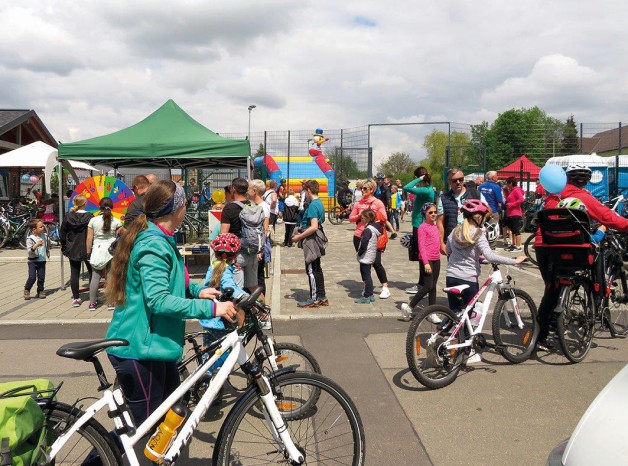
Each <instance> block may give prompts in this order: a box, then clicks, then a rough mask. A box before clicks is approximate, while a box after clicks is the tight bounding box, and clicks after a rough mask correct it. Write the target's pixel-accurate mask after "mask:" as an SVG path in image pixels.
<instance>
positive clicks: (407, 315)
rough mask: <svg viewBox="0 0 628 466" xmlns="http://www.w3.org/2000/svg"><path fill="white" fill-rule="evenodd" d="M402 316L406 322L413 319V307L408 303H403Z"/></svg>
mask: <svg viewBox="0 0 628 466" xmlns="http://www.w3.org/2000/svg"><path fill="white" fill-rule="evenodd" d="M401 318H402V319H403V320H405V321H406V322H409V321H411V320H412V308H411V307H410V305H409V304H407V303H402V304H401Z"/></svg>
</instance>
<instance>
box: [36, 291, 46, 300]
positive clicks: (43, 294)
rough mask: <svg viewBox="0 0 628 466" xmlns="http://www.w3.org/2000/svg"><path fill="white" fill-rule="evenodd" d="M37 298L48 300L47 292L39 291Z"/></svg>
mask: <svg viewBox="0 0 628 466" xmlns="http://www.w3.org/2000/svg"><path fill="white" fill-rule="evenodd" d="M36 297H37V298H39V299H46V292H45V291H38V292H37V295H36Z"/></svg>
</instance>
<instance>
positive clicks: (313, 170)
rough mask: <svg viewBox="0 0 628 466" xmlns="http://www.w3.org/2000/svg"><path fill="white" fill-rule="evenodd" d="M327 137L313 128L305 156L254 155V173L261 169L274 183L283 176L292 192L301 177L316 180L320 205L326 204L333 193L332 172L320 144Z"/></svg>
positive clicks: (332, 196) (333, 181) (321, 131)
mask: <svg viewBox="0 0 628 466" xmlns="http://www.w3.org/2000/svg"><path fill="white" fill-rule="evenodd" d="M328 140H329V139H328V138H327V139H326V138H324V137H323V130H322V129H317V130H316V131H315V134H314V135H313V136H312V139H310V142H311V144H310V148H309V156H295V157H293V156H290V157H286V156H271V155H268V154H266V155H265V156H263V157H257V158H256V159H255V171H256V173H259V171H262V172H263V171H265V172H266V178H267V179H269V180H275V181H276V182H277V185H279V183H280V181H281V180H282V179H284V178H287V179H288V188H292V189H294V192H295V193H298V192H299V191H301V181H303V180H316V181H318V184H319V186H320V192H319V197H320V199H321V201H323V205H325V206H327V205H328V202H327V199H328V198H331V199H333V198H334V197H335V195H336V191H335V186H336V176H335V173H334V170H333V168H332V167H331V165H329V162H328V161H327V159H326V157H325V154H324V153H323V150H322V148H321V146H322V144H323V143H325V142H326V141H328ZM288 162H289V163H290V169H289V170H288ZM256 176H262V175H256Z"/></svg>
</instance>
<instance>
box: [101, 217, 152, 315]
mask: <svg viewBox="0 0 628 466" xmlns="http://www.w3.org/2000/svg"><path fill="white" fill-rule="evenodd" d="M147 228H148V219H147V218H146V215H145V214H140V215H138V216H137V217H136V218H135V220H133V223H131V225H130V226H129V227H128V229H127V230H126V231H125V232H124V234H123V235H122V237H121V238H120V242H119V243H118V246H117V247H116V253H115V254H114V255H113V260H112V261H111V270H110V271H109V273H108V274H107V288H106V289H105V294H106V297H107V304H113V305H117V304H120V305H124V303H125V301H126V293H125V289H126V276H127V269H128V267H129V259H130V257H131V250H132V249H133V245H134V244H135V238H136V237H137V235H138V234H139V233H140V232H141V231H144V230H146V229H147Z"/></svg>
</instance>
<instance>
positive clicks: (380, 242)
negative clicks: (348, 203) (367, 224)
mask: <svg viewBox="0 0 628 466" xmlns="http://www.w3.org/2000/svg"><path fill="white" fill-rule="evenodd" d="M369 209H371V210H372V211H373V212H375V221H376V222H379V223H381V225H382V234H381V235H379V237H378V238H377V250H378V251H379V252H384V251H385V250H386V245H387V244H388V231H386V222H387V221H388V219H387V218H386V217H385V216H384V215H383V214H382V213H381V212H378V211H377V210H376V209H373V203H371V205H370V207H369Z"/></svg>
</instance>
